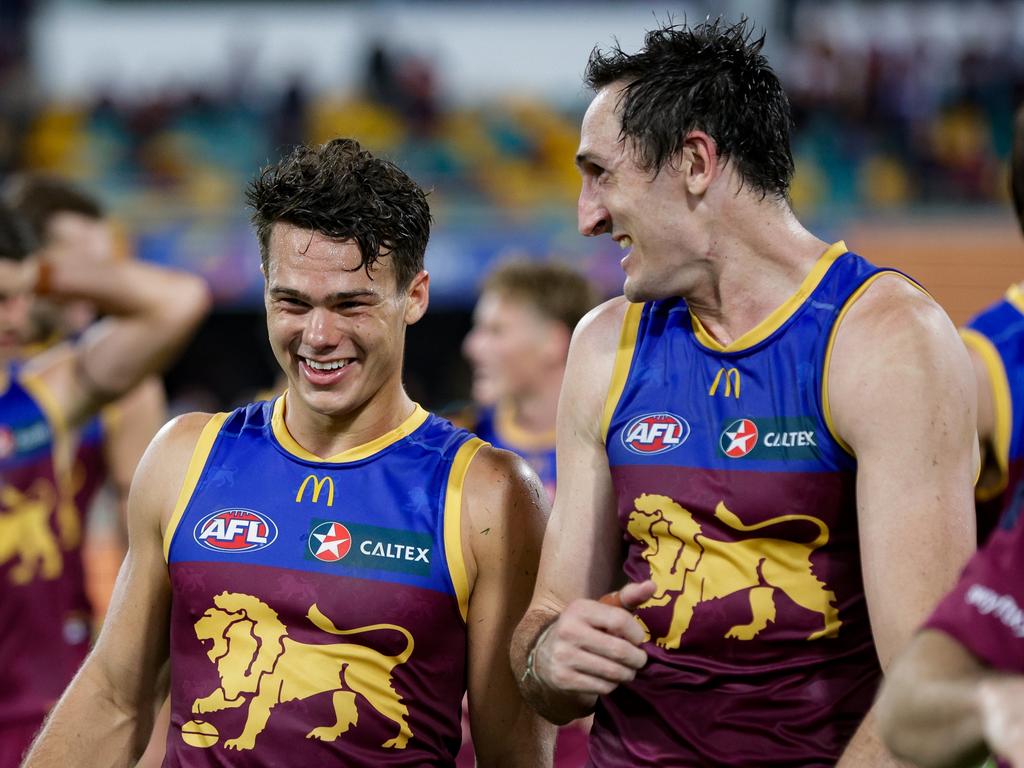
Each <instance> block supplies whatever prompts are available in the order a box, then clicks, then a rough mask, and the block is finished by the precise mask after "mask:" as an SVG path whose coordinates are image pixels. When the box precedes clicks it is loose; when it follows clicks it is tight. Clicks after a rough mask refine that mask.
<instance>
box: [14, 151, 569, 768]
mask: <svg viewBox="0 0 1024 768" xmlns="http://www.w3.org/2000/svg"><path fill="white" fill-rule="evenodd" d="M250 201H251V202H252V204H253V207H254V208H255V215H254V222H255V224H256V231H257V235H258V238H259V242H260V248H261V253H262V257H263V270H264V275H265V277H266V291H265V300H266V307H267V328H268V332H269V336H270V342H271V346H272V348H273V350H274V354H275V356H276V357H277V360H278V362H279V363H280V364H281V367H282V368H283V369H284V371H285V373H286V375H287V377H288V390H287V392H286V393H285V394H284V395H282V396H281V397H278V398H277V399H275V400H274V401H272V402H263V403H255V404H252V405H249V406H247V407H244V408H241V409H239V410H236V411H234V412H233V413H230V414H218V415H215V416H210V415H209V414H198V413H194V414H189V415H186V416H184V417H181V418H179V419H177V420H175V421H174V422H172V423H171V424H170V425H169V426H168V427H166V428H165V429H164V430H163V431H161V433H160V434H159V435H158V436H157V438H156V440H155V441H154V442H153V444H152V445H151V446H150V448H149V450H148V451H147V453H146V456H145V457H143V460H142V463H141V465H140V468H139V472H138V474H137V475H136V478H135V481H134V483H133V487H132V494H131V499H130V502H129V507H130V514H129V520H130V547H129V552H128V557H127V559H126V565H125V567H124V569H123V570H122V575H121V580H120V582H119V584H118V587H117V589H116V591H115V599H114V607H113V608H112V610H111V614H110V616H109V618H108V620H107V622H106V623H105V625H104V628H103V631H102V633H101V634H100V638H99V640H98V642H97V645H96V649H95V651H94V652H93V654H92V655H91V656H90V658H89V660H88V661H87V662H86V664H85V666H84V667H83V670H82V673H81V674H80V675H79V676H78V678H77V679H76V680H75V682H74V683H73V684H72V685H71V687H70V688H69V690H68V693H67V695H66V696H65V697H64V699H63V700H62V701H61V703H60V705H59V706H58V707H57V709H56V711H55V713H54V715H53V717H52V718H51V720H50V723H49V725H48V726H47V728H46V729H45V730H44V732H43V735H42V737H41V738H40V741H39V742H38V743H37V745H36V746H35V747H34V749H33V751H32V753H31V754H30V756H29V758H28V761H27V763H26V765H28V766H33V767H34V768H41V767H42V766H61V767H62V768H64V766H75V765H80V766H92V765H96V764H98V763H99V762H100V761H101V760H102V761H105V762H117V763H120V762H124V761H126V760H127V759H128V757H129V756H130V755H131V754H133V753H136V752H137V751H138V749H139V748H140V745H141V741H142V739H143V738H144V737H145V721H146V720H147V718H148V717H149V712H148V707H147V703H148V702H147V695H146V693H147V691H150V690H152V686H153V681H154V678H155V675H156V673H157V670H158V669H159V667H160V666H161V665H162V664H163V662H164V660H165V659H166V658H167V656H168V653H169V655H170V660H171V727H170V732H169V735H168V740H167V758H166V764H168V765H189V766H197V767H198V766H214V765H217V766H219V765H224V764H226V763H228V762H239V761H240V762H243V763H244V764H245V765H247V766H254V768H259V767H260V766H279V765H328V764H334V763H337V764H350V765H380V766H388V765H409V766H413V765H415V766H420V765H450V764H451V762H452V761H453V760H454V756H455V751H456V750H457V749H458V745H459V741H460V729H459V711H460V701H461V699H462V695H463V692H464V691H465V690H466V687H467V684H468V688H469V695H470V710H471V716H472V720H473V727H474V733H475V736H476V747H477V756H478V759H479V761H480V763H481V764H483V765H499V764H500V765H512V766H535V765H543V764H545V761H550V749H551V745H550V741H551V738H550V732H549V726H547V725H546V724H544V723H543V721H542V720H541V719H540V718H539V717H537V716H536V715H535V714H534V713H533V712H532V711H531V710H530V709H529V707H527V706H526V704H525V702H524V701H523V700H522V698H521V697H520V695H519V692H518V690H517V688H516V682H515V679H514V678H513V676H512V672H511V670H510V669H509V667H508V664H507V656H506V653H507V650H506V649H507V647H508V642H509V638H510V636H511V633H512V629H513V628H514V626H515V623H516V621H517V620H518V618H519V617H520V616H521V615H522V612H523V610H524V608H525V606H526V604H527V602H528V601H529V593H530V591H531V589H532V586H533V581H534V576H535V569H536V563H537V559H538V556H539V546H540V539H541V536H542V529H543V525H544V517H545V507H544V501H543V492H542V491H541V489H540V486H539V483H538V482H537V480H536V477H535V476H534V475H533V474H532V473H531V472H530V471H529V469H528V468H527V467H526V466H525V465H524V463H523V462H522V461H521V460H520V459H519V458H518V457H515V456H514V455H513V454H510V453H507V452H504V451H497V450H495V449H492V448H490V447H489V446H487V445H486V444H484V443H483V442H482V441H480V440H479V439H477V438H474V437H472V436H471V435H470V434H469V433H467V432H464V431H461V430H457V429H455V428H454V427H452V426H451V425H450V424H449V423H448V422H447V421H445V420H443V419H440V418H438V417H436V416H433V415H431V414H429V413H427V412H426V411H424V410H423V409H422V408H420V407H419V406H418V405H416V404H415V403H414V402H412V401H411V400H410V399H409V397H408V395H406V393H405V391H404V389H403V387H402V378H401V376H402V353H403V348H404V339H405V329H406V326H407V325H409V324H411V323H414V322H416V321H418V320H419V319H420V317H422V315H423V313H424V312H425V311H426V308H427V301H428V285H429V278H428V275H427V273H426V272H425V271H424V270H423V253H424V250H425V248H426V244H427V237H428V233H429V226H430V213H429V209H428V208H427V203H426V198H425V196H424V194H423V192H422V190H421V189H420V188H419V187H418V186H416V184H415V183H414V182H413V181H412V180H411V179H409V177H408V176H406V175H405V174H404V173H402V172H401V171H400V170H399V169H398V168H397V167H395V166H394V165H392V164H391V163H388V162H385V161H382V160H379V159H377V158H375V157H373V156H372V155H370V153H368V152H365V151H363V150H361V149H360V147H359V145H358V143H356V142H354V141H351V140H347V139H338V140H335V141H332V142H330V143H329V144H325V145H323V146H321V147H316V148H310V147H299V148H297V149H296V150H295V151H294V152H293V154H292V155H291V156H289V157H288V158H285V159H284V160H282V161H281V162H280V163H278V164H276V165H274V166H271V167H269V168H267V169H265V170H264V171H263V172H262V173H261V174H260V175H259V176H258V177H257V179H256V180H255V182H254V183H253V185H252V187H251V188H250ZM165 558H166V561H165Z"/></svg>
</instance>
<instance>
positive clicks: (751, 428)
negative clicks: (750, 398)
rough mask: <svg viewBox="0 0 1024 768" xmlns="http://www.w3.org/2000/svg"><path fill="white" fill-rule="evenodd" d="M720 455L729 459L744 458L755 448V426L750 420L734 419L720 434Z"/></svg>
mask: <svg viewBox="0 0 1024 768" xmlns="http://www.w3.org/2000/svg"><path fill="white" fill-rule="evenodd" d="M720 445H721V447H722V453H724V454H725V455H726V456H728V457H729V458H730V459H739V458H742V457H743V456H746V455H747V454H748V453H750V452H751V451H752V450H754V448H755V447H756V446H757V424H755V423H754V422H753V421H751V420H750V419H736V421H734V422H733V423H732V424H730V425H729V426H728V427H726V428H725V430H724V431H723V432H722V437H721V440H720Z"/></svg>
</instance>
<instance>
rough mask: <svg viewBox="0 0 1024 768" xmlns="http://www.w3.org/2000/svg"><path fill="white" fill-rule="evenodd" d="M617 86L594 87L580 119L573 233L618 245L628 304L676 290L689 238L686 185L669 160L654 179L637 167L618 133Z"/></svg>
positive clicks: (681, 289)
mask: <svg viewBox="0 0 1024 768" xmlns="http://www.w3.org/2000/svg"><path fill="white" fill-rule="evenodd" d="M620 87H621V86H620V85H618V84H613V85H610V86H608V87H606V88H603V89H601V91H600V92H598V94H597V96H596V97H595V98H594V100H593V101H592V102H591V104H590V107H589V109H587V113H586V115H585V116H584V118H583V125H582V128H581V130H580V148H579V150H578V152H577V157H576V164H577V166H578V167H579V170H580V174H581V175H582V177H583V184H582V188H581V190H580V197H579V205H578V208H577V217H578V224H579V230H580V234H583V235H587V236H597V235H603V234H609V235H611V236H612V239H614V240H615V241H616V242H617V243H618V244H619V247H620V248H622V250H623V253H624V255H623V258H622V261H621V264H622V269H623V271H624V272H625V273H626V281H625V284H624V286H623V290H624V292H625V294H626V297H627V298H628V299H630V301H647V300H651V299H659V298H667V297H669V296H675V295H681V294H682V293H683V292H684V288H685V284H684V283H683V282H682V281H683V279H684V275H683V274H681V272H682V270H681V269H680V267H682V266H684V265H685V262H686V258H687V257H686V247H687V243H688V242H690V241H691V240H692V239H693V232H692V231H688V229H687V225H688V224H689V226H690V228H691V229H692V226H693V224H692V221H690V219H692V216H691V213H692V212H691V211H690V210H689V207H690V206H689V202H688V200H687V195H686V191H685V187H684V186H683V184H682V183H681V180H680V174H679V172H678V171H677V170H676V169H675V168H673V167H672V166H671V164H668V165H666V166H665V167H664V168H662V169H661V172H660V173H659V174H658V175H657V176H655V175H653V174H651V173H648V172H646V171H643V170H641V169H640V168H638V167H637V165H636V162H635V160H634V156H633V152H632V149H631V148H630V146H629V144H628V142H625V141H623V140H622V139H621V138H620V136H619V132H620V130H621V128H622V124H621V121H620V119H619V114H618V110H617V102H618V99H619V93H620Z"/></svg>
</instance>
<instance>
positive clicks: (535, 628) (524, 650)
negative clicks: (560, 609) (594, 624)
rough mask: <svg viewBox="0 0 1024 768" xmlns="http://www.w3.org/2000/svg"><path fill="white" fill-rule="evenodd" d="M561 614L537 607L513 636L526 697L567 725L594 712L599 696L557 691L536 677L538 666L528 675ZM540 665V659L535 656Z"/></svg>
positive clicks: (514, 654) (552, 718)
mask: <svg viewBox="0 0 1024 768" xmlns="http://www.w3.org/2000/svg"><path fill="white" fill-rule="evenodd" d="M557 618H558V614H557V613H556V612H555V611H553V610H550V609H546V608H533V609H531V610H529V611H527V612H526V615H525V616H523V620H522V621H521V622H519V626H518V627H517V628H516V631H515V634H514V635H513V636H512V648H511V654H510V657H511V662H512V672H513V674H514V675H515V677H516V680H517V681H518V682H519V690H520V692H521V693H522V695H523V698H524V699H526V701H527V702H528V703H529V705H530V706H531V707H533V708H534V709H535V710H536V711H537V712H539V713H540V714H541V715H543V716H544V717H545V718H546V719H547V720H549V721H551V722H552V723H556V724H558V725H565V724H566V723H569V722H571V721H573V720H576V719H578V718H580V717H586V716H587V715H589V714H590V713H591V712H593V710H594V706H595V705H596V703H597V696H595V695H592V694H576V693H571V692H569V691H561V690H555V689H554V688H551V687H550V686H547V685H544V684H543V683H542V682H541V680H540V678H538V677H537V675H536V667H534V668H533V669H532V670H531V671H530V673H529V674H528V673H527V661H528V659H529V657H530V653H531V651H533V649H534V647H535V646H536V644H537V642H538V640H539V639H540V636H541V634H543V632H544V631H545V630H546V629H547V628H548V627H550V626H551V625H552V623H554V621H555V619H557ZM534 662H536V657H534Z"/></svg>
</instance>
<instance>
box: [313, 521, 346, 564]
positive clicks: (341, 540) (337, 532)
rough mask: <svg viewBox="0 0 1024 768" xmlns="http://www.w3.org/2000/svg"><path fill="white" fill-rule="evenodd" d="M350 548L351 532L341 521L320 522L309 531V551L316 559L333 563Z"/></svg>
mask: <svg viewBox="0 0 1024 768" xmlns="http://www.w3.org/2000/svg"><path fill="white" fill-rule="evenodd" d="M350 549H352V534H351V533H349V531H348V528H346V527H345V526H344V525H342V524H341V523H335V522H329V523H320V525H318V526H317V527H316V528H314V529H313V530H312V531H310V532H309V553H310V554H311V555H313V557H315V558H316V559H317V560H323V561H324V562H325V563H334V562H337V561H338V560H341V558H343V557H344V556H345V555H347V554H348V551H349V550H350Z"/></svg>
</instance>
